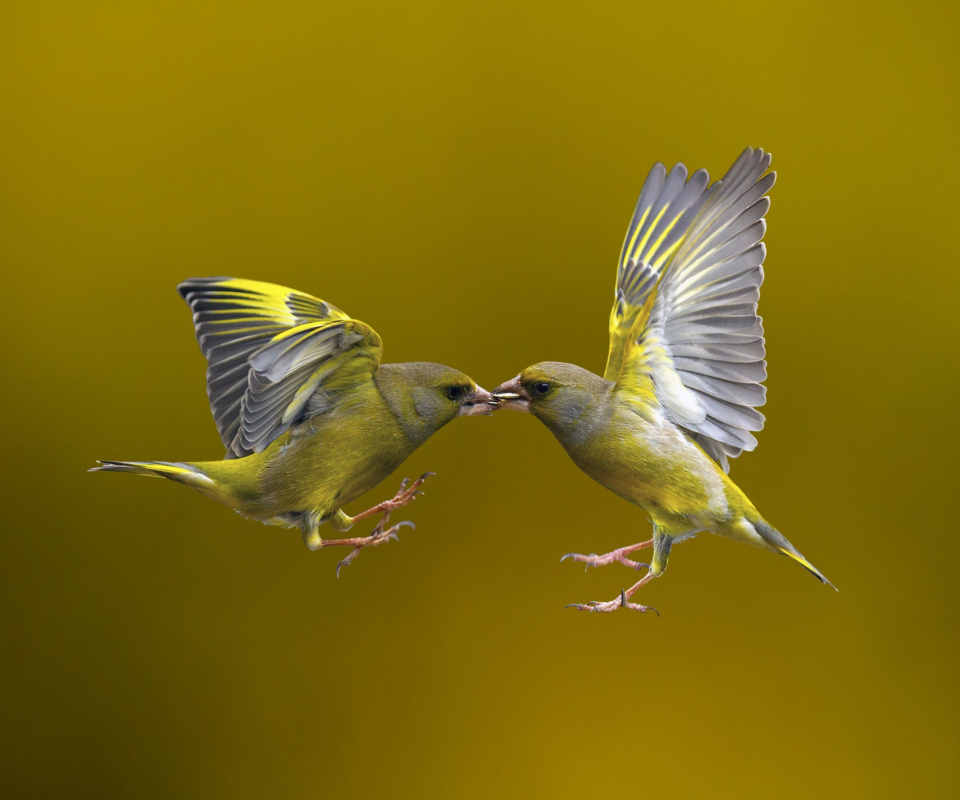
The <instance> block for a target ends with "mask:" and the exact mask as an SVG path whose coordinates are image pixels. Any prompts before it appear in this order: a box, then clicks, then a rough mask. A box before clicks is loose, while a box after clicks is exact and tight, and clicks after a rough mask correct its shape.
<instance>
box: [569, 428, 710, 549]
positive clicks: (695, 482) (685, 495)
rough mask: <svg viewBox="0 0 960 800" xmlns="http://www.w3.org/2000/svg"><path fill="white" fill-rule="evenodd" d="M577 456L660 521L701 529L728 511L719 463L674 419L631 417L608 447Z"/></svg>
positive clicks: (590, 471) (612, 487) (594, 473)
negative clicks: (654, 422) (650, 420)
mask: <svg viewBox="0 0 960 800" xmlns="http://www.w3.org/2000/svg"><path fill="white" fill-rule="evenodd" d="M574 460H575V461H577V463H578V465H579V466H580V467H581V469H583V470H584V471H585V472H587V474H589V475H590V476H591V477H593V478H594V479H595V480H597V481H598V482H599V483H601V484H602V485H603V486H605V487H606V488H607V489H609V490H610V491H612V492H614V493H615V494H618V495H619V496H620V497H623V498H624V499H625V500H629V501H630V502H631V503H635V504H636V505H638V506H640V507H641V508H643V509H644V510H646V511H647V512H648V513H649V514H650V515H651V516H652V517H653V518H654V521H656V522H657V523H658V524H660V525H664V524H669V526H670V527H671V528H673V529H676V530H680V529H683V528H687V529H689V530H691V531H692V530H702V529H705V528H709V527H710V526H711V524H712V523H714V521H716V520H721V519H725V518H726V517H727V516H728V515H729V508H728V504H727V501H726V494H725V491H724V484H723V480H722V478H720V476H719V475H718V474H717V472H718V470H717V468H716V467H715V466H714V464H713V462H712V461H710V459H709V457H708V456H706V455H705V454H704V453H703V451H702V450H700V448H698V447H697V446H696V445H695V444H694V443H693V442H691V441H690V440H689V439H688V438H687V437H686V436H685V435H684V434H683V433H682V432H681V431H680V430H679V429H677V428H676V427H675V426H673V425H671V424H670V423H664V424H663V425H650V424H646V423H643V424H638V423H635V422H634V421H633V420H628V421H627V422H626V424H623V425H621V426H619V429H618V430H617V433H616V434H615V435H614V436H613V437H611V440H610V441H608V442H606V443H605V446H604V447H601V448H596V447H594V448H591V451H590V452H589V453H585V454H583V455H582V456H581V457H580V458H578V457H577V456H574ZM581 462H584V463H581Z"/></svg>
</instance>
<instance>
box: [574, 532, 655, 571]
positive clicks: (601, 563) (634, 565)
mask: <svg viewBox="0 0 960 800" xmlns="http://www.w3.org/2000/svg"><path fill="white" fill-rule="evenodd" d="M651 545H653V539H650V540H649V541H647V542H640V544H632V545H630V546H628V547H621V548H620V549H618V550H611V551H610V552H609V553H605V554H604V555H602V556H598V555H597V554H596V553H591V554H590V555H588V556H585V555H583V554H582V553H567V554H566V555H565V556H564V557H563V558H561V559H560V561H561V563H562V562H563V561H565V560H566V559H568V558H572V559H573V560H574V561H582V562H583V563H584V564H586V565H587V566H586V567H584V569H587V568H589V567H605V566H607V565H608V564H612V563H613V562H614V561H619V562H620V563H621V564H623V565H624V566H625V567H630V569H649V568H650V565H649V564H644V563H643V562H642V561H634V560H633V559H631V558H627V556H628V555H629V554H630V553H632V552H634V551H636V550H642V549H643V548H644V547H650V546H651Z"/></svg>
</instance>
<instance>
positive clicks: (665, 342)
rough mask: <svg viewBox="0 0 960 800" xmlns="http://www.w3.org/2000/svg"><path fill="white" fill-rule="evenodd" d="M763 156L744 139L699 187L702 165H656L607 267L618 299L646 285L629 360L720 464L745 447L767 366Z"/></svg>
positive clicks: (769, 181) (757, 423)
mask: <svg viewBox="0 0 960 800" xmlns="http://www.w3.org/2000/svg"><path fill="white" fill-rule="evenodd" d="M769 166H770V155H769V153H764V151H763V150H760V149H758V150H754V149H753V148H749V147H748V148H747V149H746V150H744V151H743V153H742V154H741V155H740V157H739V158H738V159H737V160H736V161H735V162H734V164H733V166H731V167H730V169H729V170H728V171H727V174H726V175H724V177H723V178H722V179H721V180H719V181H717V182H716V183H714V184H712V185H711V186H709V187H708V186H707V183H708V181H709V176H708V175H707V173H706V172H705V171H704V170H698V171H697V172H695V173H694V174H693V176H692V177H691V178H690V180H689V181H687V182H686V183H683V180H684V179H685V177H686V168H685V167H683V165H682V164H678V165H677V166H675V167H674V168H673V169H672V170H671V171H670V173H669V175H667V174H666V170H665V169H664V168H663V166H662V165H656V166H655V167H654V168H653V169H652V170H651V172H650V175H649V176H648V177H647V181H646V182H645V184H644V187H643V190H642V191H641V193H640V200H639V201H638V203H637V209H636V211H635V212H634V218H633V220H632V221H631V224H630V227H629V228H628V230H627V237H626V239H625V241H624V247H623V251H622V253H621V260H620V265H619V270H618V298H622V299H623V300H625V301H626V302H627V303H633V304H636V305H639V304H642V303H643V302H645V301H646V299H647V298H648V297H649V296H650V293H651V292H652V291H653V290H654V288H656V297H655V299H654V301H653V304H652V308H651V311H650V317H649V319H648V320H647V323H646V326H645V328H644V329H643V331H641V332H640V334H639V338H638V339H637V344H638V345H640V346H641V350H642V351H643V352H645V353H647V354H648V356H651V354H652V356H651V357H652V360H648V361H644V359H642V358H641V359H639V360H635V364H641V363H646V364H648V366H646V367H643V369H646V370H649V374H650V377H651V378H652V380H653V385H654V389H655V391H656V394H657V398H658V400H659V401H660V404H661V405H662V407H663V408H664V409H665V411H666V412H667V414H668V415H670V416H671V417H672V418H673V419H674V421H675V422H676V423H677V424H678V425H680V426H681V427H682V428H683V429H684V430H685V431H686V432H687V434H688V435H689V436H690V437H691V438H692V439H693V440H694V441H696V442H697V443H698V444H699V445H700V446H701V447H702V448H703V449H704V451H705V452H706V453H707V454H708V455H710V457H711V458H713V459H714V460H716V461H717V463H718V464H720V466H721V467H723V469H724V470H725V471H726V470H728V469H729V461H728V459H729V458H732V457H736V456H737V455H739V454H740V453H741V452H743V451H744V450H752V449H753V448H754V447H756V444H757V440H756V438H755V437H754V436H753V432H755V431H759V430H760V429H761V428H762V427H763V423H764V417H763V415H762V414H761V413H760V412H759V411H757V410H756V407H757V406H760V405H763V403H764V402H765V400H766V388H765V387H764V386H763V385H762V384H763V381H764V380H765V379H766V376H767V371H766V362H765V360H764V358H765V348H764V340H763V323H762V321H761V319H760V317H759V316H757V302H758V300H759V298H760V285H761V284H762V283H763V266H762V264H763V260H764V257H765V255H766V249H765V247H764V245H763V243H762V242H761V239H762V238H763V235H764V232H765V230H766V222H765V221H764V215H765V214H766V212H767V210H768V209H769V207H770V200H769V198H768V197H767V196H766V193H767V192H768V191H769V190H770V189H771V187H772V186H773V184H774V182H775V180H776V175H775V173H772V172H771V173H767V174H765V173H766V171H767V168H768V167H769ZM661 212H662V213H661ZM614 308H615V311H616V308H617V307H616V306H615V307H614ZM624 317H625V318H626V317H627V315H624ZM614 320H615V318H614ZM612 328H613V326H612ZM634 335H636V334H634ZM649 348H653V349H649ZM608 378H611V376H610V375H608ZM611 379H613V378H611ZM677 379H679V381H678V380H677Z"/></svg>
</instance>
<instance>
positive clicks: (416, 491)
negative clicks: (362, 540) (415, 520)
mask: <svg viewBox="0 0 960 800" xmlns="http://www.w3.org/2000/svg"><path fill="white" fill-rule="evenodd" d="M436 474H437V473H436V472H424V473H423V475H421V476H420V477H419V478H417V479H416V480H415V481H414V482H413V483H410V480H409V478H404V479H403V480H402V481H401V482H400V488H399V489H398V490H397V493H396V495H394V496H393V497H392V498H391V499H390V500H384V501H383V502H382V503H379V504H378V505H375V506H374V507H373V508H368V509H367V510H366V511H362V512H361V513H359V514H357V516H355V517H354V518H353V522H359V521H360V520H362V519H366V518H367V517H372V516H374V515H376V514H383V515H384V520H383V521H384V522H386V520H387V519H389V517H390V513H391V512H393V511H396V510H397V509H398V508H403V507H404V506H405V505H407V503H411V502H413V501H414V500H416V499H417V498H418V497H419V496H420V495H422V494H423V492H421V491H420V487H421V486H423V483H424V481H426V479H427V478H430V477H432V476H434V475H436ZM407 484H410V485H409V486H408V485H407Z"/></svg>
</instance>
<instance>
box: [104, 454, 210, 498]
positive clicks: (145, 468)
mask: <svg viewBox="0 0 960 800" xmlns="http://www.w3.org/2000/svg"><path fill="white" fill-rule="evenodd" d="M97 463H98V464H99V465H100V466H99V467H94V468H93V469H90V470H87V471H88V472H132V473H134V474H135V475H149V476H150V477H153V478H169V479H170V480H172V481H176V482H177V483H182V484H185V485H186V486H192V487H193V488H194V489H197V490H199V491H201V492H203V493H204V494H207V495H211V496H213V497H216V498H217V499H220V498H219V491H218V486H217V483H216V481H214V480H213V478H211V477H210V476H209V475H207V474H206V473H205V472H204V471H203V470H202V469H200V468H199V467H198V466H197V465H196V464H188V463H186V462H180V463H173V462H171V461H98V462H97Z"/></svg>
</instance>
